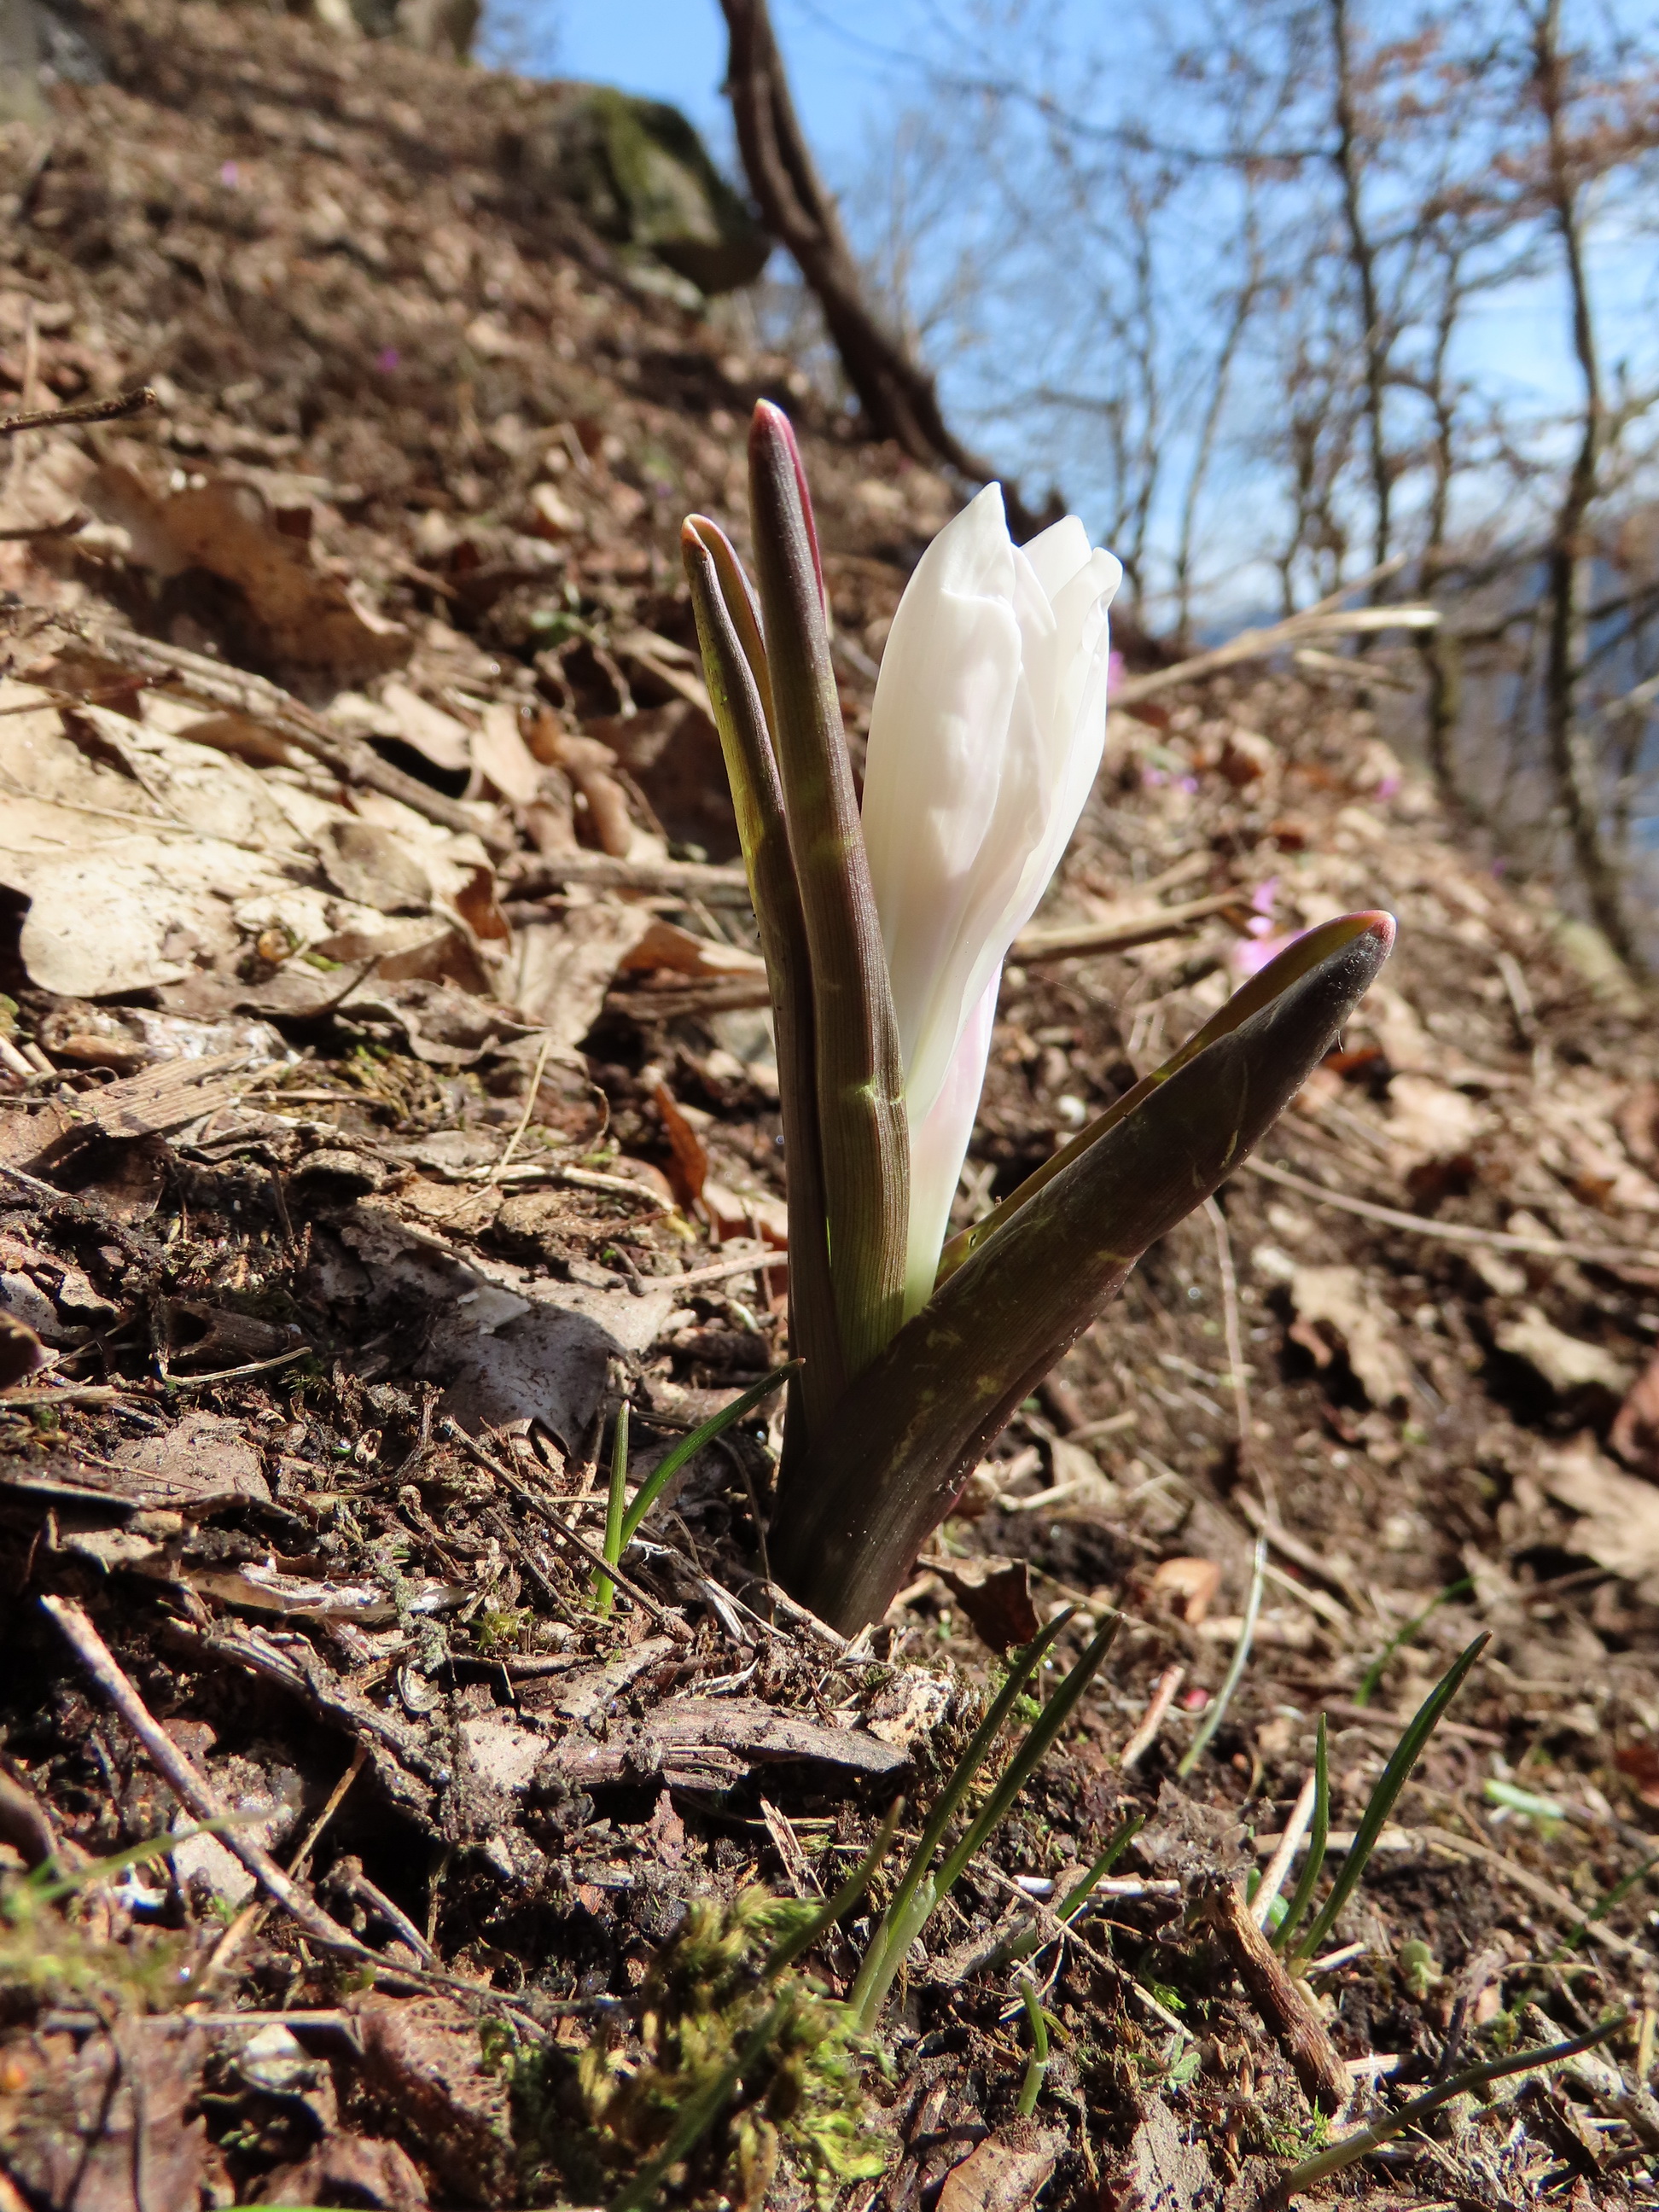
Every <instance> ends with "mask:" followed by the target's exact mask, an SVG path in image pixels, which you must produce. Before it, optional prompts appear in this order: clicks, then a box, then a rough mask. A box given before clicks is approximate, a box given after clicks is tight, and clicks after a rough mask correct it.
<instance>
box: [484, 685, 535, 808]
mask: <svg viewBox="0 0 1659 2212" xmlns="http://www.w3.org/2000/svg"><path fill="white" fill-rule="evenodd" d="M472 765H473V767H474V768H475V769H477V773H478V774H479V775H481V776H482V777H483V781H485V782H486V783H487V784H489V786H490V787H491V788H492V789H493V790H495V791H497V792H499V793H501V797H502V798H503V799H506V800H507V801H508V803H509V804H510V805H513V806H527V805H529V804H530V803H531V801H532V799H534V798H536V796H537V794H538V793H539V791H540V790H541V787H542V783H543V781H544V777H545V775H546V774H547V771H546V769H544V768H543V767H541V765H540V764H539V763H538V761H537V760H536V758H535V756H534V755H533V754H532V751H531V750H530V748H529V746H528V745H527V744H526V743H525V741H524V734H523V731H522V728H521V726H520V721H519V710H518V708H516V707H515V706H514V705H513V702H512V701H511V700H509V699H496V700H493V701H492V702H490V704H489V706H488V707H486V708H484V710H483V719H482V720H481V722H480V724H479V726H478V728H477V730H476V731H475V732H473V737H472Z"/></svg>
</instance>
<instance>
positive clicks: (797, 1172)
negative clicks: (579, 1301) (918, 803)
mask: <svg viewBox="0 0 1659 2212" xmlns="http://www.w3.org/2000/svg"><path fill="white" fill-rule="evenodd" d="M680 550H681V552H682V554H683V555H684V561H685V573H686V576H687V578H688V579H689V580H690V586H691V604H692V607H693V610H694V611H695V612H696V618H697V637H698V641H699V642H700V643H701V645H702V660H703V671H704V674H705V676H706V677H707V678H708V696H709V699H710V701H711V702H712V703H713V706H714V724H715V727H716V728H717V729H718V730H719V732H720V750H721V752H722V753H723V754H724V755H725V757H726V775H727V778H728V779H729V781H730V782H731V786H732V805H733V806H734V807H735V809H736V811H737V817H738V837H739V838H740V839H741V841H742V844H743V857H744V866H745V867H746V868H747V869H748V872H749V895H750V899H751V900H752V901H753V902H754V908H755V919H756V921H757V923H758V924H759V927H760V940H761V951H762V952H763V954H764V956H765V958H766V975H767V981H768V985H769V988H770V990H771V994H772V1021H773V1029H774V1032H775V1037H776V1041H777V1054H778V1097H779V1103H780V1105H781V1109H782V1117H783V1150H784V1158H785V1160H786V1161H787V1167H788V1199H789V1337H790V1342H791V1344H792V1346H793V1348H794V1350H795V1351H797V1352H799V1353H800V1355H801V1357H802V1358H803V1359H804V1360H805V1370H804V1371H803V1372H802V1373H801V1374H800V1375H799V1376H798V1377H797V1378H795V1379H793V1380H792V1382H791V1383H790V1419H789V1423H788V1429H789V1431H792V1432H793V1433H791V1434H790V1436H789V1448H790V1452H791V1455H792V1456H794V1455H799V1453H800V1452H802V1451H804V1450H805V1449H806V1448H807V1446H808V1445H809V1444H810V1443H811V1438H812V1437H813V1436H815V1435H816V1434H817V1430H818V1427H819V1425H820V1424H821V1422H822V1421H823V1419H825V1418H826V1417H827V1416H828V1413H829V1408H830V1407H832V1406H833V1405H834V1404H835V1403H836V1400H837V1399H838V1398H839V1397H840V1396H841V1394H842V1390H843V1389H845V1387H846V1383H847V1369H846V1364H845V1362H844V1360H843V1358H842V1348H841V1332H840V1328H839V1326H838V1324H837V1322H836V1309H835V1299H834V1294H833V1291H832V1289H831V1285H830V1279H829V1236H828V1231H827V1228H826V1216H825V1208H824V1199H823V1160H822V1156H821V1153H820V1150H819V1145H818V1118H817V1116H818V1108H817V1071H816V1068H815V1066H814V1056H813V1050H812V1000H811V980H810V973H809V962H808V958H807V951H806V927H805V922H804V921H803V920H802V918H801V906H800V894H799V890H798V888H797V886H796V883H795V869H794V862H793V860H792V858H791V856H790V852H789V839H788V835H787V831H786V829H785V828H784V820H783V790H782V787H781V784H780V782H779V781H778V769H777V763H776V761H775V758H774V757H773V752H772V743H771V738H770V737H769V733H768V730H767V718H766V696H765V693H764V692H763V689H762V686H763V684H764V685H766V687H767V690H769V688H770V685H769V678H768V675H767V672H766V655H765V653H764V651H763V647H762V646H761V641H760V632H759V629H758V627H757V625H756V623H755V620H754V613H753V608H752V605H750V601H749V598H748V586H747V584H746V583H745V581H744V576H743V571H742V569H741V568H740V567H739V565H738V557H737V555H736V554H735V553H733V552H732V548H731V546H730V545H729V544H727V543H726V538H725V537H724V535H723V534H722V532H721V531H720V527H719V526H718V525H717V524H715V523H713V522H709V521H708V520H706V519H705V518H704V517H702V515H695V514H694V515H693V516H692V517H691V518H690V520H689V521H688V522H687V523H686V526H685V527H684V530H683V531H682V532H681V533H680ZM745 612H746V613H747V615H748V620H747V622H746V623H745V622H744V614H745ZM745 631H746V632H747V635H744V633H745ZM798 1416H799V1418H798ZM803 1428H804V1433H803Z"/></svg>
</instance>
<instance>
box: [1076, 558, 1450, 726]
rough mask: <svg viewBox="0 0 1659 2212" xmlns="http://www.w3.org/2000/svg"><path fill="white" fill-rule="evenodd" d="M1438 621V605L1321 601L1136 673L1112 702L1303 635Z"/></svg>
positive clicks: (1274, 649) (1143, 695)
mask: <svg viewBox="0 0 1659 2212" xmlns="http://www.w3.org/2000/svg"><path fill="white" fill-rule="evenodd" d="M1353 588H1354V587H1353V586H1352V585H1348V586H1344V595H1345V596H1346V592H1349V591H1351V590H1352V589H1353ZM1439 623H1440V614H1439V611H1438V609H1437V608H1435V607H1424V606H1413V607H1353V608H1342V607H1328V606H1327V605H1325V603H1324V602H1321V604H1320V605H1318V606H1316V607H1310V608H1308V609H1307V611H1305V612H1304V613H1303V614H1299V615H1291V616H1290V617H1287V619H1286V620H1285V621H1284V622H1280V623H1272V624H1270V625H1269V626H1268V627H1267V629H1244V630H1240V632H1239V634H1238V635H1237V637H1234V638H1230V639H1229V640H1228V641H1227V642H1226V644H1225V645H1218V646H1217V647H1215V648H1214V650H1213V651H1212V652H1210V653H1194V656H1193V658H1192V659H1190V660H1178V661H1176V664H1175V665H1174V667H1173V668H1155V669H1153V670H1152V671H1150V672H1149V673H1148V674H1146V675H1145V676H1132V677H1130V678H1128V680H1127V682H1126V683H1122V684H1118V685H1117V687H1116V688H1115V690H1114V691H1113V693H1112V704H1113V706H1114V707H1133V706H1134V705H1136V704H1137V702H1139V701H1140V700H1142V699H1150V698H1152V697H1153V696H1155V695H1156V694H1157V693H1158V692H1159V691H1169V690H1173V689H1174V687H1175V686H1176V684H1191V683H1194V682H1195V681H1196V680H1197V678H1200V676H1213V675H1217V674H1218V673H1219V671H1221V670H1222V669H1224V668H1231V667H1233V666H1234V665H1236V664H1237V662H1239V661H1241V660H1265V659H1267V658H1268V656H1269V655H1270V654H1273V653H1280V652H1282V651H1283V650H1284V648H1285V647H1286V646H1290V645H1295V644H1297V642H1298V641H1300V640H1302V639H1304V638H1312V637H1342V636H1345V635H1351V634H1353V633H1355V632H1370V631H1374V630H1382V629H1437V628H1438V626H1439Z"/></svg>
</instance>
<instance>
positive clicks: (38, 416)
mask: <svg viewBox="0 0 1659 2212" xmlns="http://www.w3.org/2000/svg"><path fill="white" fill-rule="evenodd" d="M160 405H161V401H160V400H159V399H158V398H156V396H155V392H152V391H151V389H150V387H149V385H147V384H141V385H139V386H138V387H137V390H136V391H132V392H122V393H121V394H120V396H119V397H118V398H115V399H76V400H73V401H71V402H70V405H69V406H67V407H45V408H40V409H38V410H35V411H34V412H33V413H31V414H27V415H8V416H6V417H5V419H4V420H3V421H0V438H12V437H15V435H17V433H18V431H20V430H58V429H62V428H64V427H65V426H67V425H68V424H70V423H73V422H125V421H126V420H127V418H128V417H129V416H132V415H142V414H143V412H144V410H145V409H146V408H147V407H159V406H160Z"/></svg>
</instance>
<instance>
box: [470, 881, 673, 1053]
mask: <svg viewBox="0 0 1659 2212" xmlns="http://www.w3.org/2000/svg"><path fill="white" fill-rule="evenodd" d="M652 920H653V917H652V916H651V915H649V914H647V912H646V911H645V910H644V908H641V907H637V906H628V905H625V904H624V903H623V901H621V900H620V899H609V898H595V899H593V900H592V901H591V902H587V903H586V904H583V905H576V904H574V903H572V904H571V905H570V906H568V908H566V910H565V912H564V914H563V915H562V916H560V917H559V918H558V919H557V920H556V921H555V920H549V921H532V922H529V923H526V925H525V926H524V927H522V928H520V929H518V930H516V931H515V932H514V933H513V948H512V962H511V967H510V969H509V975H508V978H507V981H506V982H505V983H504V984H503V986H502V995H503V996H504V997H505V998H506V999H507V1000H508V1001H509V1002H510V1003H511V1004H512V1005H513V1006H516V1007H517V1008H518V1010H519V1012H520V1013H521V1014H522V1015H523V1017H524V1018H525V1019H526V1021H527V1022H533V1023H535V1024H537V1025H538V1027H542V1028H546V1029H549V1030H551V1031H552V1033H553V1038H554V1042H555V1043H556V1044H558V1045H560V1046H562V1047H563V1048H566V1049H569V1048H574V1046H576V1045H579V1044H580V1042H581V1041H582V1039H583V1037H585V1036H586V1034H587V1032H588V1030H590V1029H592V1026H593V1024H594V1023H595V1022H596V1021H597V1020H598V1019H599V1013H600V1011H601V1009H602V1008H603V1006H604V1005H605V993H606V992H607V991H608V990H609V989H610V987H611V979H612V978H613V977H614V975H616V973H617V968H618V966H619V965H620V964H621V963H622V961H623V959H624V958H625V957H627V955H628V953H629V951H631V950H632V948H633V947H634V946H635V945H637V944H638V942H639V940H640V939H641V937H642V936H643V935H644V933H645V932H646V931H647V929H648V928H649V927H651V923H652Z"/></svg>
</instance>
